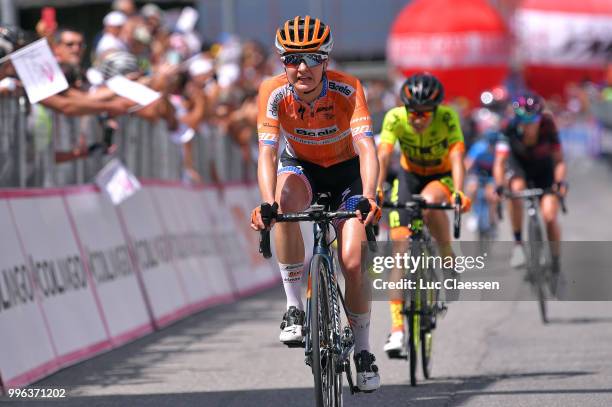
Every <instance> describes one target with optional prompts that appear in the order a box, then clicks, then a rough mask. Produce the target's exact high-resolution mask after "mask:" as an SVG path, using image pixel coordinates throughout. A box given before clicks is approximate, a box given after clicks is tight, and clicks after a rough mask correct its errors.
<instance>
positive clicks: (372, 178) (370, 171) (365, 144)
mask: <svg viewBox="0 0 612 407" xmlns="http://www.w3.org/2000/svg"><path fill="white" fill-rule="evenodd" d="M350 116H351V120H350V126H351V134H352V137H353V142H354V143H355V145H356V146H357V148H358V153H359V167H360V172H361V183H362V186H363V196H365V197H366V198H371V199H374V200H376V181H377V179H378V159H377V157H376V146H375V145H374V134H373V132H372V118H371V117H370V112H369V111H368V105H367V103H366V99H365V94H364V93H363V88H362V87H361V82H359V81H358V80H357V81H356V83H355V101H354V105H353V111H352V112H351V114H350Z"/></svg>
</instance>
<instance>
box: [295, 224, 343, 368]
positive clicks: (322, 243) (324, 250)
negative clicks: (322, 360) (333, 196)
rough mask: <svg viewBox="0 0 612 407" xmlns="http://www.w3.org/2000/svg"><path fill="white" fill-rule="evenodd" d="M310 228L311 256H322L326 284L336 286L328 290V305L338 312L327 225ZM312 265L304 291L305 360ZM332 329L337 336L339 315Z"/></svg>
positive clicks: (308, 347)
mask: <svg viewBox="0 0 612 407" xmlns="http://www.w3.org/2000/svg"><path fill="white" fill-rule="evenodd" d="M312 227H313V234H314V245H313V250H312V254H313V257H314V256H315V255H319V256H322V259H323V260H324V261H325V263H326V265H327V271H328V275H327V282H328V284H333V285H335V286H336V290H329V291H330V294H332V295H330V300H331V302H332V303H331V304H330V305H331V306H332V307H334V309H338V310H339V309H340V308H339V306H338V298H337V296H336V295H334V294H336V292H337V293H339V292H340V290H339V289H340V287H339V286H338V282H337V281H338V280H337V279H336V270H335V267H334V262H333V260H332V255H331V252H330V250H329V244H328V243H327V236H328V233H329V223H327V222H325V221H321V222H314V223H313V226H312ZM312 265H313V264H312V260H311V264H310V267H308V288H307V290H306V321H305V323H304V327H305V330H306V337H305V347H306V349H305V354H306V357H307V358H309V357H310V355H311V354H312V343H311V336H310V325H311V315H310V309H311V307H310V302H311V297H312V285H311V272H312V268H313V267H312ZM328 287H329V285H328ZM333 328H334V336H335V335H337V333H338V332H340V315H336V318H335V321H334V327H333ZM336 339H338V341H334V342H336V343H339V338H336V337H334V340H336ZM334 352H335V353H336V354H338V355H340V354H342V353H343V352H342V349H334ZM348 353H350V352H348Z"/></svg>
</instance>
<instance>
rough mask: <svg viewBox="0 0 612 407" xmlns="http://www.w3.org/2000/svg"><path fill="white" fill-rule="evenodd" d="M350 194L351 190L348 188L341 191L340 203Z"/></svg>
mask: <svg viewBox="0 0 612 407" xmlns="http://www.w3.org/2000/svg"><path fill="white" fill-rule="evenodd" d="M350 192H351V188H350V187H348V188H347V189H345V190H344V191H342V200H341V202H344V201H346V196H347V195H348V194H349V193H350Z"/></svg>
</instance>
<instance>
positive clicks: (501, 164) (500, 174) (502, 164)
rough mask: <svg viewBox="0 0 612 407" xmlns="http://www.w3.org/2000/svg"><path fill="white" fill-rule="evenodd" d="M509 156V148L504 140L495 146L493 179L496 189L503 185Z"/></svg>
mask: <svg viewBox="0 0 612 407" xmlns="http://www.w3.org/2000/svg"><path fill="white" fill-rule="evenodd" d="M509 155H510V146H509V145H508V143H507V142H506V141H504V140H502V141H498V142H497V144H496V145H495V160H494V161H493V179H495V185H497V186H498V187H501V186H503V185H504V174H505V172H506V162H507V161H508V156H509Z"/></svg>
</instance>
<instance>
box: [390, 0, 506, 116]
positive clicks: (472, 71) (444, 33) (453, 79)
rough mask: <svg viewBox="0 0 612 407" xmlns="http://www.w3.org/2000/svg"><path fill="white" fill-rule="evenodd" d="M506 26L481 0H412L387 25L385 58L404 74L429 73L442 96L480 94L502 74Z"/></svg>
mask: <svg viewBox="0 0 612 407" xmlns="http://www.w3.org/2000/svg"><path fill="white" fill-rule="evenodd" d="M509 55H510V50H509V34H508V28H507V26H506V24H505V23H504V21H503V19H502V18H501V16H500V15H499V14H498V13H497V11H496V10H495V9H494V8H493V7H492V6H491V5H489V3H488V2H487V1H486V0H453V1H452V2H451V1H448V0H415V1H414V2H412V3H410V4H409V5H408V6H406V8H404V9H403V10H402V11H401V12H400V14H399V15H398V16H397V18H396V20H395V22H394V23H393V25H392V27H391V32H390V34H389V39H388V42H387V60H388V61H389V62H390V64H391V65H392V66H394V67H396V68H398V69H399V70H400V71H401V72H402V73H403V74H404V75H410V74H412V73H414V72H418V71H429V72H431V73H433V74H434V75H436V76H438V78H439V79H440V80H441V81H442V83H443V84H444V87H445V90H446V98H447V99H450V98H454V97H466V98H468V100H470V102H472V105H476V104H478V100H479V95H480V93H481V92H482V91H483V90H485V89H488V88H491V87H494V86H496V85H499V84H500V83H501V82H502V81H503V80H504V79H505V77H506V75H507V74H508V59H509Z"/></svg>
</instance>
